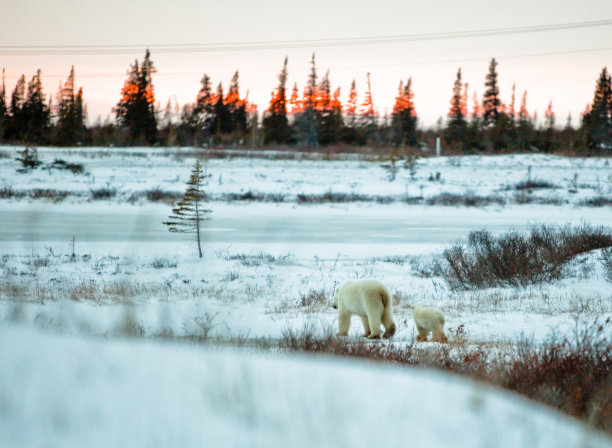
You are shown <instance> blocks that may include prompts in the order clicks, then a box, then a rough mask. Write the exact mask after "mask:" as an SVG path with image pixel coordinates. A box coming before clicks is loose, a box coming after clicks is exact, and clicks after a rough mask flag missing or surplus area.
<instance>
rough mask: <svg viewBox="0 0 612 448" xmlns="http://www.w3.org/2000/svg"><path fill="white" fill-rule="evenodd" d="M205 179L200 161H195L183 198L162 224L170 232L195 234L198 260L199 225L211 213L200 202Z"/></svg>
mask: <svg viewBox="0 0 612 448" xmlns="http://www.w3.org/2000/svg"><path fill="white" fill-rule="evenodd" d="M207 177H208V175H207V174H206V173H205V172H203V171H202V165H201V164H200V161H199V160H196V163H195V166H194V167H193V170H192V171H191V176H190V178H189V181H188V182H187V191H186V192H185V196H183V199H181V200H180V201H179V202H178V204H177V205H176V208H173V209H172V214H171V215H170V216H169V217H168V221H166V222H164V224H166V225H167V226H168V230H169V231H170V232H180V233H195V236H196V241H197V243H198V253H199V254H200V258H202V246H201V244H200V228H201V225H200V223H201V222H203V221H205V220H206V219H207V218H206V214H208V213H211V212H212V210H207V209H205V208H203V205H202V200H203V198H204V196H205V195H204V191H203V189H202V187H203V185H204V180H205V179H206V178H207Z"/></svg>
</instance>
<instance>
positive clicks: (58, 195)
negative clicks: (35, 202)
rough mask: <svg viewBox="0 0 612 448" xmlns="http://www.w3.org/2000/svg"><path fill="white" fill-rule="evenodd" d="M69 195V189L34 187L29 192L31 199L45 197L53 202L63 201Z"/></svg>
mask: <svg viewBox="0 0 612 448" xmlns="http://www.w3.org/2000/svg"><path fill="white" fill-rule="evenodd" d="M69 195H70V192H69V191H58V190H51V189H48V188H35V189H33V190H32V191H31V192H30V197H31V198H32V199H46V200H49V201H53V202H60V201H63V200H64V199H66V198H67V197H68V196H69Z"/></svg>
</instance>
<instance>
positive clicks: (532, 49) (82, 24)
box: [0, 0, 612, 127]
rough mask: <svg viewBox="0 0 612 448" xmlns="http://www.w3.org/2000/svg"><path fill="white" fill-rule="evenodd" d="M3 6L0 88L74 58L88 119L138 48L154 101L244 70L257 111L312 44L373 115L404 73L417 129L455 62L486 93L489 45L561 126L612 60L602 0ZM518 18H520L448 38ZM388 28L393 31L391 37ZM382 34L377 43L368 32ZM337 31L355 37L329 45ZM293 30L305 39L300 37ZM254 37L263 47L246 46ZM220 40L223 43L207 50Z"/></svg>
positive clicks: (244, 84)
mask: <svg viewBox="0 0 612 448" xmlns="http://www.w3.org/2000/svg"><path fill="white" fill-rule="evenodd" d="M2 15H3V19H4V20H3V26H2V27H0V61H1V63H0V66H1V67H4V68H5V69H6V88H7V97H8V96H9V95H10V92H11V91H12V89H13V87H14V85H15V82H16V81H17V79H18V77H19V76H21V75H22V74H25V75H26V79H27V80H29V79H30V78H31V77H32V75H33V74H34V72H35V71H36V70H37V69H39V68H40V69H41V70H42V77H43V81H44V86H45V93H46V95H47V98H49V95H55V93H56V91H57V88H58V85H59V83H60V81H61V82H63V81H65V79H66V77H67V76H68V73H69V71H70V67H71V65H74V66H75V71H76V84H77V86H82V87H83V90H84V97H85V101H86V102H87V107H88V113H89V121H90V122H93V121H95V120H96V119H97V118H98V117H99V116H100V117H101V118H102V119H105V118H106V117H107V116H108V115H110V114H111V109H112V107H113V106H114V105H115V104H116V103H117V101H118V100H119V92H120V90H121V87H122V85H123V82H124V81H125V79H126V71H127V70H128V69H129V66H130V64H131V63H133V62H134V60H135V59H138V60H142V58H143V56H144V53H145V49H146V48H147V47H148V48H150V49H151V55H152V60H153V61H154V63H155V66H156V68H157V70H158V73H157V74H156V75H155V76H154V78H153V82H154V86H155V95H156V98H157V101H158V102H159V103H160V104H161V106H162V107H165V105H166V103H167V102H168V100H169V99H171V100H172V101H173V102H174V101H175V100H176V101H177V102H178V103H179V105H182V104H184V103H188V102H193V101H194V100H195V98H196V95H197V92H198V90H199V88H200V79H201V78H202V75H203V74H204V73H206V74H208V75H209V76H210V77H211V78H212V82H213V85H214V86H216V85H217V84H218V83H219V82H222V83H223V85H224V88H227V86H228V83H229V80H230V78H231V76H232V74H233V73H234V71H235V70H239V72H240V87H241V92H242V94H243V95H244V94H246V91H247V90H249V99H250V100H251V101H252V102H255V103H256V104H257V105H258V108H259V110H260V111H262V110H264V109H265V108H266V107H267V104H268V101H269V99H270V93H271V91H272V90H273V89H274V88H275V87H276V86H277V84H278V81H277V78H276V75H277V74H278V72H279V71H280V69H281V67H282V63H283V60H284V58H285V56H288V58H289V82H288V88H291V87H292V86H293V84H294V82H297V84H298V88H299V90H300V93H301V92H302V91H303V88H304V84H305V82H306V79H307V76H308V72H309V70H310V66H309V65H310V58H311V55H312V53H315V54H316V62H317V71H318V75H319V76H323V75H324V74H325V72H326V71H327V70H329V71H330V79H331V82H332V89H335V88H336V87H341V89H342V95H341V99H342V100H343V101H344V100H345V99H346V97H347V95H348V90H349V87H350V84H351V81H352V80H353V79H355V80H356V82H357V90H358V93H359V96H360V99H361V98H362V94H363V91H364V89H365V87H366V74H367V73H368V72H370V74H371V80H372V92H373V99H374V103H375V106H376V107H377V108H378V110H379V112H380V113H381V114H384V113H385V111H388V112H391V109H392V107H393V103H394V98H395V96H396V94H397V87H398V84H399V82H400V80H404V81H405V80H406V79H408V78H409V77H412V82H413V88H414V93H415V106H416V109H417V113H418V115H419V118H420V124H421V126H425V127H428V126H434V125H435V123H436V121H437V120H438V119H439V118H440V117H445V116H446V113H447V111H448V105H449V100H450V97H451V93H452V86H453V82H454V80H455V75H456V72H457V69H458V68H459V67H461V69H462V72H463V80H464V82H468V83H469V86H470V87H469V90H470V108H471V99H472V94H473V92H474V91H476V92H477V93H478V95H479V96H481V95H482V93H483V91H484V81H485V75H486V73H487V70H488V66H489V61H490V59H491V57H495V58H496V59H497V61H498V62H499V66H498V73H499V85H500V93H501V98H502V101H504V102H506V103H509V102H510V95H511V89H512V84H513V83H516V92H517V104H518V102H519V100H520V95H521V94H522V92H523V91H524V90H527V92H528V101H527V106H528V109H529V111H530V112H532V113H533V112H534V111H535V110H537V111H538V115H539V116H540V117H542V116H543V114H544V110H545V109H546V107H547V105H548V102H549V101H550V100H552V102H553V109H554V111H555V113H556V115H557V124H558V125H560V126H562V125H564V124H565V122H566V120H567V116H568V113H571V115H572V117H573V124H574V125H575V126H576V125H577V124H578V123H579V117H580V113H581V112H582V111H583V110H584V108H585V106H586V104H587V103H589V102H591V101H592V99H593V91H594V87H595V81H596V79H597V77H598V75H599V73H600V72H601V69H602V68H603V67H604V66H608V67H609V68H611V66H612V1H610V0H584V1H581V2H576V1H567V0H562V1H560V0H555V1H550V0H538V1H535V0H529V1H526V0H515V1H513V2H506V1H503V2H502V1H499V2H492V1H490V0H489V1H483V0H465V1H456V0H455V1H446V0H437V1H436V0H430V1H427V2H412V1H406V0H402V1H384V0H379V1H376V2H374V1H360V0H350V1H349V0H336V1H329V0H328V1H320V0H311V1H309V2H293V1H286V0H271V1H265V0H262V1H257V2H254V1H238V0H224V1H215V2H213V1H208V0H172V1H168V0H166V1H157V0H123V1H118V0H107V1H104V2H101V1H92V0H55V1H53V2H50V1H44V0H39V1H34V0H20V1H12V2H4V4H3V5H2ZM606 21H609V23H605V22H606ZM587 22H597V23H596V24H594V25H593V24H591V25H588V24H586V23H587ZM585 24H586V25H585ZM551 25H560V26H559V27H558V29H550V26H551ZM578 25H581V26H578ZM534 27H545V28H546V31H539V32H535V31H533V28H534ZM516 28H526V29H527V30H526V31H523V32H514V31H513V32H511V33H502V34H496V33H494V32H487V33H485V34H484V35H482V34H481V35H477V36H473V37H458V36H457V33H461V32H472V31H480V30H490V31H495V30H507V29H513V30H515V29H516ZM515 31H516V30H515ZM426 35H427V36H426ZM392 36H402V38H401V39H399V41H397V42H389V40H390V39H387V38H388V37H392ZM379 37H382V38H385V39H380V40H382V41H383V42H382V43H373V41H377V40H378V39H375V38H379ZM336 39H361V41H360V42H359V43H360V44H356V42H354V41H351V42H350V45H330V44H334V43H336V42H334V40H336ZM299 41H306V42H304V43H303V45H300V47H299V48H296V46H297V44H298V43H299ZM253 42H263V43H265V45H257V46H256V48H248V47H251V46H253ZM216 44H231V45H229V46H230V47H231V48H227V47H228V46H227V45H225V46H224V48H222V49H219V48H218V47H215V48H212V50H211V46H214V45H216ZM262 47H265V48H262ZM179 50H180V51H179ZM7 99H8V98H7Z"/></svg>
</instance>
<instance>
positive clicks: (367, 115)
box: [359, 72, 379, 144]
mask: <svg viewBox="0 0 612 448" xmlns="http://www.w3.org/2000/svg"><path fill="white" fill-rule="evenodd" d="M366 79H367V83H366V85H367V88H366V91H365V93H364V99H363V102H362V103H361V110H360V112H359V122H360V123H359V127H360V131H361V132H362V133H363V135H364V137H365V140H366V141H370V142H373V143H376V144H378V143H379V135H378V123H377V120H376V118H377V117H376V110H375V109H374V101H373V99H372V84H371V82H370V73H369V72H368V74H367V75H366Z"/></svg>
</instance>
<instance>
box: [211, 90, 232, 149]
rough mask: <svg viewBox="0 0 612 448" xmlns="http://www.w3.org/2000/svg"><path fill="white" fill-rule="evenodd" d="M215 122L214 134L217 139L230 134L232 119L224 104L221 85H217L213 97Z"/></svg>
mask: <svg viewBox="0 0 612 448" xmlns="http://www.w3.org/2000/svg"><path fill="white" fill-rule="evenodd" d="M214 112H215V121H214V126H213V129H214V133H215V136H216V137H217V139H220V138H221V135H222V134H229V133H231V132H232V117H231V114H230V111H229V109H228V107H227V105H226V104H225V101H224V97H223V84H221V83H219V85H217V94H216V95H215V105H214Z"/></svg>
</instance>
